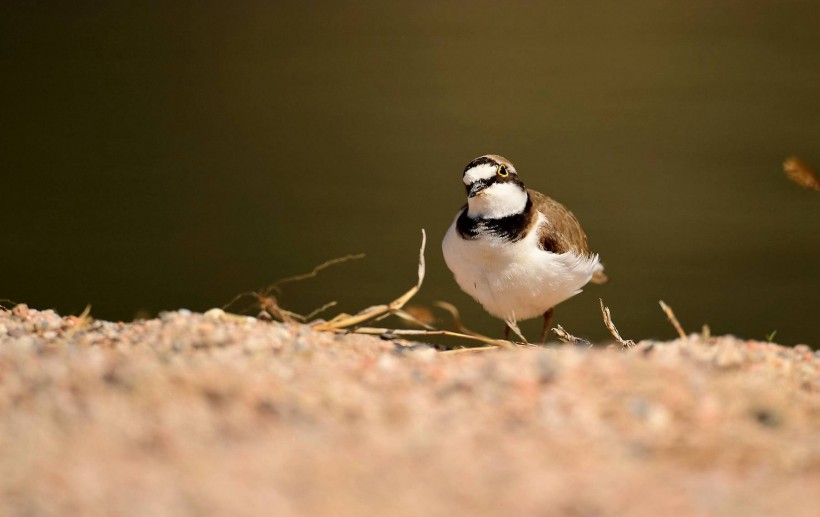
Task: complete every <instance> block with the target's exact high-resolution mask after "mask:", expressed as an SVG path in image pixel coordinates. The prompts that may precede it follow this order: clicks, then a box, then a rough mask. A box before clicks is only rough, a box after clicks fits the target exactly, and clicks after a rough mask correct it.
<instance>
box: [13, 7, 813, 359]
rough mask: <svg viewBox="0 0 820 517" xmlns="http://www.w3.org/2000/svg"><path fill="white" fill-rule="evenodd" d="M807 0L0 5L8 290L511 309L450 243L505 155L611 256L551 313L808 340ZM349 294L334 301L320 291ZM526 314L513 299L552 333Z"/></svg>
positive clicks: (43, 304)
mask: <svg viewBox="0 0 820 517" xmlns="http://www.w3.org/2000/svg"><path fill="white" fill-rule="evenodd" d="M818 19H820V4H818V3H817V2H812V1H809V0H807V1H784V2H749V1H724V2H720V3H718V4H716V3H715V2H710V1H706V0H696V1H691V2H677V1H657V0H638V1H631V2H618V3H613V2H591V3H590V2H584V3H580V2H548V3H546V2H542V3H535V2H503V3H501V2H471V3H470V4H469V7H468V5H467V4H466V3H464V2H454V1H445V2H435V3H432V2H431V3H422V2H393V3H390V4H388V3H386V2H380V1H378V2H377V1H370V2H367V1H365V2H361V1H359V2H316V3H314V4H313V5H310V4H308V3H306V2H242V3H231V4H230V5H229V4H227V3H225V2H158V3H155V4H152V5H148V4H146V3H143V2H135V1H133V2H129V1H122V0H119V1H117V0H113V1H106V2H82V3H81V5H68V4H59V3H46V2H38V1H12V2H3V3H2V4H0V77H2V80H1V81H0V93H2V96H0V102H1V103H2V110H0V113H2V123H0V174H2V183H0V200H2V206H3V211H4V213H5V218H4V223H3V225H2V229H0V250H2V252H3V259H2V269H0V298H8V299H10V300H13V301H16V302H25V303H28V304H29V305H31V306H33V307H37V308H41V309H42V308H55V309H57V310H58V311H60V312H61V313H63V314H68V313H75V314H76V313H79V312H80V311H82V310H83V308H84V307H85V306H86V304H89V303H90V304H92V306H93V308H92V314H93V315H94V316H95V317H98V318H105V319H114V320H130V319H132V318H133V317H135V316H137V315H140V316H146V315H153V314H156V313H157V312H158V311H162V310H167V309H176V308H180V307H186V308H190V309H192V310H204V309H208V308H211V307H214V306H221V305H223V304H225V303H226V302H228V301H229V300H230V299H231V298H232V297H233V296H234V295H235V294H237V293H239V292H242V291H246V290H249V289H258V288H262V287H264V286H266V285H268V284H270V283H272V282H273V281H275V280H276V279H278V278H281V277H284V276H288V275H292V274H297V273H302V272H305V271H309V270H310V269H311V268H312V267H313V266H315V265H316V264H319V263H321V262H323V261H325V260H327V259H329V258H332V257H337V256H340V255H345V254H349V253H356V252H364V253H366V254H367V258H365V259H364V260H361V261H356V262H350V263H346V264H342V265H339V266H336V267H334V268H332V269H329V270H326V271H324V272H322V273H321V274H320V276H319V277H318V278H316V279H311V280H307V281H304V282H301V283H298V284H288V285H286V286H285V290H284V292H283V293H282V297H281V300H280V301H281V303H282V305H283V306H285V307H287V308H290V309H292V310H296V311H298V312H303V313H304V312H308V311H310V310H311V309H312V308H314V307H316V306H319V305H321V304H323V303H325V302H327V301H330V300H338V301H339V303H340V308H341V309H343V310H348V311H353V310H358V309H361V308H363V307H365V306H368V305H372V304H377V303H384V302H387V301H389V300H392V299H393V298H394V297H396V296H398V295H399V294H401V293H402V292H404V291H405V290H406V289H407V288H409V287H410V286H411V285H412V284H413V283H414V282H415V280H416V264H417V251H418V246H419V241H420V229H421V228H426V230H427V232H428V236H429V245H428V250H427V259H428V260H427V262H428V274H427V278H426V281H425V285H424V287H423V288H422V291H421V292H420V293H419V295H418V296H417V297H416V298H415V300H414V302H415V303H419V304H423V305H431V304H432V302H433V301H434V300H447V301H450V302H452V303H454V304H456V305H457V306H458V307H459V308H460V309H461V310H462V313H463V317H464V320H465V323H466V324H467V325H468V326H470V327H472V328H474V329H475V330H478V331H482V332H487V333H492V334H493V335H500V334H501V330H502V323H501V322H500V321H498V320H495V319H493V318H491V317H490V316H489V315H487V314H486V313H484V312H483V310H482V309H481V308H480V307H479V306H478V304H477V303H475V302H473V301H472V300H471V299H470V298H469V297H467V296H466V295H465V294H463V293H461V292H460V291H459V289H458V288H457V286H456V284H455V282H454V280H453V279H452V276H451V275H450V273H449V271H447V269H446V267H445V265H444V262H443V259H442V257H441V251H440V241H441V238H442V237H443V235H444V233H445V231H446V230H447V227H448V226H449V225H450V223H451V221H452V218H453V216H454V215H455V213H456V211H457V210H458V209H459V208H460V206H461V205H462V204H463V203H464V201H465V200H464V189H463V186H462V184H461V173H462V170H463V168H464V166H465V165H466V164H467V163H468V162H469V161H470V160H471V159H473V158H475V157H476V156H479V155H482V154H486V153H498V154H502V155H504V156H506V157H507V158H509V159H511V160H512V161H513V163H515V165H516V167H517V169H518V170H519V173H520V174H521V176H522V178H523V179H524V181H525V182H526V183H527V185H528V186H530V187H532V188H535V189H538V190H541V191H542V192H545V193H547V194H549V195H551V196H552V197H554V198H556V199H558V200H559V201H561V202H563V203H564V204H566V205H568V206H569V207H571V209H572V210H573V211H574V212H575V213H576V215H577V216H578V217H579V218H580V220H581V221H582V223H583V225H584V227H585V229H586V231H587V233H588V235H589V237H590V242H591V244H592V247H593V249H594V250H595V251H597V252H598V253H600V255H601V258H602V260H603V262H604V263H605V264H606V267H607V273H608V274H609V277H610V282H609V283H608V284H605V285H603V286H589V287H588V288H587V289H586V290H585V292H584V293H583V294H582V295H579V296H577V297H575V298H573V299H571V300H570V301H568V302H566V303H564V304H562V305H561V306H559V308H558V310H557V312H556V322H557V323H560V324H562V325H563V326H564V327H566V328H567V329H568V330H569V331H571V332H573V333H575V334H577V335H580V336H584V337H587V338H589V339H593V340H600V339H604V338H606V337H607V334H606V330H605V329H604V327H603V325H602V324H601V320H600V313H599V309H598V297H601V298H603V299H604V300H605V302H606V303H607V304H608V305H609V306H610V307H611V309H612V311H613V316H614V320H615V323H616V324H617V325H618V327H619V329H620V330H621V333H622V334H623V335H624V336H625V337H628V338H632V339H636V340H637V339H641V338H648V337H657V338H670V337H673V336H674V330H673V329H672V327H671V326H670V325H669V324H668V322H667V321H666V318H665V316H664V315H663V313H662V312H661V310H660V309H659V307H658V300H659V299H663V300H665V301H666V302H667V303H669V304H670V305H671V306H672V307H673V308H674V310H675V312H676V314H677V316H678V318H679V319H680V320H681V323H682V324H683V326H684V328H685V329H686V330H688V331H690V332H691V331H699V330H700V328H701V325H703V324H704V323H706V324H709V325H710V327H711V329H712V332H713V333H732V334H736V335H739V336H742V337H748V338H755V339H764V338H765V337H766V336H767V335H770V334H771V333H772V332H774V331H776V332H777V333H776V336H775V340H776V341H778V342H782V343H785V344H795V343H801V342H806V343H809V344H812V345H815V346H816V345H818V344H819V343H820V325H818V319H817V315H818V309H820V267H819V266H820V195H818V194H817V193H816V192H810V191H806V190H801V189H800V188H799V187H797V186H796V185H794V184H792V183H790V182H789V181H788V180H787V179H786V178H785V176H784V175H783V173H782V162H783V160H784V158H786V157H787V156H788V155H791V154H796V155H798V156H800V157H801V158H803V159H805V160H806V161H807V162H809V163H813V164H814V165H815V166H817V165H820V89H819V88H820V31H819V30H818V28H817V20H818ZM334 310H335V309H334ZM538 325H540V322H531V323H530V324H528V325H524V331H525V332H526V333H528V334H529V335H530V336H531V337H533V338H534V337H536V336H537V331H538Z"/></svg>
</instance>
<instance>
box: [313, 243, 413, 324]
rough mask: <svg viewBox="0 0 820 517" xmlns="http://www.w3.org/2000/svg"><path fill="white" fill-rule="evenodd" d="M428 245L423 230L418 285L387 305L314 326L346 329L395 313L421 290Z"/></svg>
mask: <svg viewBox="0 0 820 517" xmlns="http://www.w3.org/2000/svg"><path fill="white" fill-rule="evenodd" d="M426 245H427V233H426V232H425V231H424V230H422V231H421V249H420V250H419V270H418V281H417V282H416V285H414V286H413V287H411V288H410V290H409V291H407V292H406V293H404V294H403V295H401V296H399V297H398V298H396V299H395V300H393V301H392V302H390V303H389V304H387V305H375V306H373V307H369V308H367V309H365V310H363V311H361V312H359V313H358V314H354V315H353V316H350V315H348V314H340V315H339V316H337V317H335V318H333V319H332V320H330V321H326V322H322V323H319V324H317V325H314V326H313V328H314V329H316V330H338V329H344V328H348V327H352V326H354V325H358V324H360V323H364V322H365V321H367V320H371V319H374V318H378V317H379V316H382V315H385V314H395V313H396V311H398V310H400V309H401V308H402V307H404V304H406V303H407V302H408V301H410V299H411V298H412V297H413V296H415V295H416V293H417V292H419V289H421V284H422V282H423V281H424V271H425V266H424V248H425V246H426Z"/></svg>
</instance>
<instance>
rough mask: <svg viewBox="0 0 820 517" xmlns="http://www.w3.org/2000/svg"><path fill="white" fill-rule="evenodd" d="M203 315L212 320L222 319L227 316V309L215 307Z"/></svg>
mask: <svg viewBox="0 0 820 517" xmlns="http://www.w3.org/2000/svg"><path fill="white" fill-rule="evenodd" d="M203 316H205V317H206V318H208V319H212V320H221V319H223V318H224V317H225V311H223V310H222V309H219V308H216V307H214V308H213V309H210V310H209V311H207V312H205V314H203Z"/></svg>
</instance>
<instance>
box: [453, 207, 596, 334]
mask: <svg viewBox="0 0 820 517" xmlns="http://www.w3.org/2000/svg"><path fill="white" fill-rule="evenodd" d="M456 219H458V216H456ZM542 221H543V215H541V214H539V221H538V222H539V223H540V222H542ZM441 248H442V251H443V252H444V261H445V262H446V263H447V267H449V268H450V271H452V272H453V275H454V276H455V279H456V283H458V285H459V287H461V289H462V290H464V292H466V293H467V294H469V295H470V296H472V297H473V298H475V299H476V301H478V302H479V303H480V304H481V305H483V306H484V308H485V309H486V310H487V312H489V313H490V314H492V315H493V316H496V317H498V318H501V319H513V320H516V321H521V320H526V319H530V318H534V317H536V316H540V315H542V314H544V312H546V311H547V310H549V309H550V308H552V307H555V306H556V305H558V304H559V303H561V302H563V301H564V300H566V299H568V298H570V297H572V296H574V295H576V294H578V293H580V292H581V287H583V286H584V285H586V283H587V282H589V279H590V278H591V277H592V274H593V273H595V271H598V270H601V269H602V266H601V265H600V264H599V262H598V256H597V255H593V256H592V257H591V258H585V257H581V256H578V255H576V254H574V253H563V254H556V253H550V252H547V251H544V250H542V249H540V248H539V247H538V242H537V232H530V235H528V236H527V237H526V238H524V239H521V240H520V241H518V242H508V241H504V240H501V239H498V238H495V237H484V236H482V237H481V238H478V239H475V240H467V239H462V238H461V237H460V236H459V235H458V232H457V231H456V222H455V221H453V224H452V225H451V226H450V229H449V230H448V231H447V235H445V236H444V240H443V241H442V243H441Z"/></svg>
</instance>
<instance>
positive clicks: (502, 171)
mask: <svg viewBox="0 0 820 517" xmlns="http://www.w3.org/2000/svg"><path fill="white" fill-rule="evenodd" d="M498 175H499V176H501V177H502V178H506V177H507V176H509V175H510V173H509V172H508V171H507V166H506V165H499V166H498Z"/></svg>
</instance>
